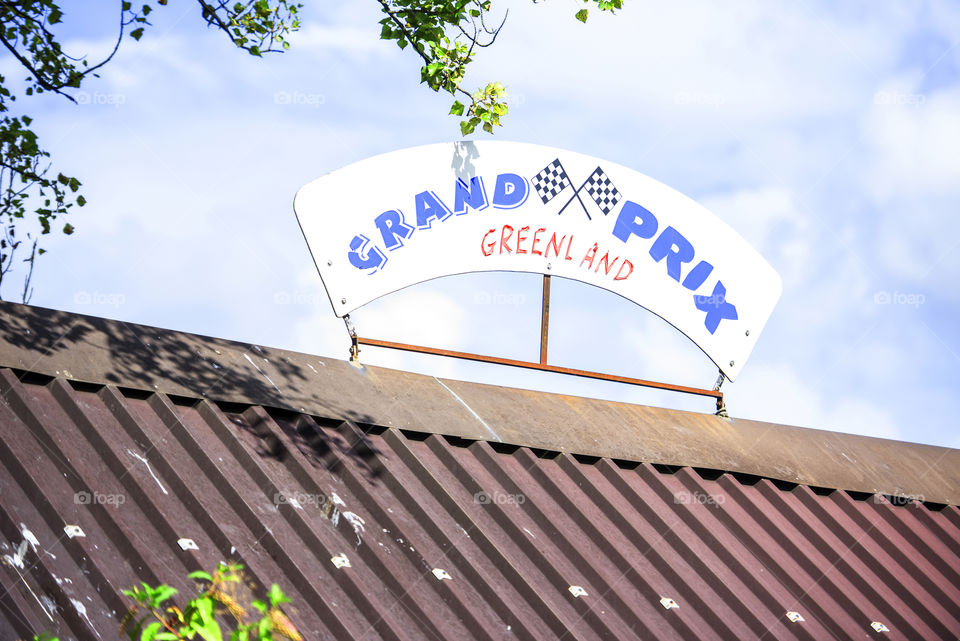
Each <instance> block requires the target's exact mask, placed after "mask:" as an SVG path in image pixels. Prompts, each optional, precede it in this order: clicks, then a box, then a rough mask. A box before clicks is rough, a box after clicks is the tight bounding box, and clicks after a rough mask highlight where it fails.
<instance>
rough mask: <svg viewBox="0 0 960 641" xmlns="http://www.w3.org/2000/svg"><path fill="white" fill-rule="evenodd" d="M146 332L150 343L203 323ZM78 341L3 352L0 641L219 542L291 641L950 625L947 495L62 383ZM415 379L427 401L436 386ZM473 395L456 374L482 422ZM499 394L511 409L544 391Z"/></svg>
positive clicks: (957, 541) (359, 410) (101, 619)
mask: <svg viewBox="0 0 960 641" xmlns="http://www.w3.org/2000/svg"><path fill="white" fill-rule="evenodd" d="M8 311H9V308H8ZM62 329H63V330H66V329H67V328H66V327H63V328H62ZM127 331H133V330H129V329H128V330H127ZM153 331H154V332H156V334H154V336H153V338H152V339H151V341H149V342H150V343H151V345H156V344H157V343H159V342H167V343H168V344H173V343H174V342H182V343H187V342H188V341H194V340H201V339H196V337H188V336H185V335H181V334H174V333H172V332H170V333H167V335H164V334H163V333H162V332H161V331H159V330H153ZM84 340H85V341H91V342H96V341H98V340H102V336H101V335H98V334H96V333H95V332H92V331H91V332H89V333H87V334H86V335H85V338H84ZM210 344H211V343H207V345H210ZM143 349H144V348H143V347H141V350H143ZM221 351H222V350H221ZM0 352H2V350H0ZM252 353H253V354H257V352H256V351H253V352H252ZM221 355H222V354H221ZM82 356H83V352H82V350H74V351H73V357H74V358H75V359H76V361H77V362H76V365H72V366H70V367H71V371H70V374H69V375H68V374H66V373H64V372H63V371H62V369H61V373H60V375H58V376H54V377H53V378H50V377H48V376H45V375H42V374H38V373H37V372H38V371H39V370H38V369H36V368H34V369H31V368H30V367H20V368H17V369H9V368H3V369H0V398H2V399H3V400H2V403H0V426H2V434H3V439H2V442H0V541H2V544H0V553H2V554H3V555H4V557H5V561H6V562H5V563H3V567H2V568H0V577H2V589H0V592H2V594H0V639H15V638H18V637H21V636H28V635H29V634H31V633H32V632H35V631H41V630H48V631H53V632H56V633H58V634H59V635H60V637H61V639H84V640H86V639H101V638H102V639H107V638H115V637H114V636H113V635H115V634H116V632H117V628H118V620H119V618H120V616H122V613H123V612H124V611H125V609H126V607H127V606H128V603H127V601H126V599H125V598H124V597H122V596H121V595H120V590H121V589H123V588H126V587H129V586H131V585H133V584H135V583H137V582H139V581H140V580H144V581H148V582H153V583H159V582H167V583H171V584H173V585H174V586H175V587H178V588H181V589H182V590H189V589H190V586H189V584H188V582H187V581H186V579H185V577H186V574H187V573H188V572H189V571H192V570H195V569H200V568H207V569H209V568H210V567H212V566H213V565H214V564H215V563H216V562H217V561H219V560H224V559H228V558H233V559H236V560H239V561H242V562H243V563H244V564H245V565H246V566H247V567H248V568H249V570H250V573H251V576H252V578H253V579H254V580H256V581H257V582H259V583H260V584H267V585H268V584H269V583H271V582H278V583H280V584H281V585H282V586H283V587H284V589H285V590H286V591H287V592H288V593H289V594H290V595H291V597H292V598H293V608H292V610H291V617H292V619H293V620H294V622H295V623H296V624H297V626H298V627H299V628H300V630H301V631H302V632H303V633H304V635H305V636H306V638H308V639H378V638H384V639H458V638H464V639H467V638H469V639H474V638H478V639H513V638H520V639H558V638H560V639H597V638H611V639H613V638H616V639H634V638H657V639H690V638H702V639H714V638H716V639H758V638H763V639H794V638H796V639H833V638H836V639H848V638H872V637H876V638H885V637H889V638H891V639H896V638H904V639H956V638H957V637H958V636H960V563H958V558H960V510H958V509H957V508H956V507H955V506H944V505H937V504H933V503H930V502H926V503H921V502H916V501H913V502H910V503H908V504H907V505H903V506H895V505H892V504H891V503H890V502H889V500H888V499H887V498H885V497H884V496H883V495H872V494H869V495H868V494H860V493H857V492H848V491H844V490H831V489H826V488H817V487H808V486H805V485H795V484H793V483H788V482H784V481H781V480H771V479H769V478H762V477H760V476H756V475H752V474H744V473H729V472H724V471H718V470H710V469H703V468H695V467H676V466H668V465H661V464H659V463H660V462H659V461H655V463H657V464H649V463H640V462H636V461H633V462H631V461H628V460H625V459H624V458H611V457H598V456H590V455H584V454H583V453H579V452H575V451H574V452H570V451H568V452H567V453H560V452H559V451H557V450H556V449H551V448H543V447H540V448H537V447H531V446H525V445H522V444H506V443H497V442H493V441H491V440H489V439H487V440H484V439H482V438H462V437H459V436H456V435H449V434H448V435H442V434H438V433H436V432H442V431H444V429H445V426H443V425H438V424H437V423H436V422H435V421H436V420H437V419H436V418H435V416H436V415H435V414H433V413H431V411H430V410H429V409H425V413H424V416H427V417H429V418H430V420H431V421H434V422H432V423H430V424H426V422H424V424H423V425H420V426H415V429H399V428H396V427H389V426H387V425H384V424H383V423H378V422H377V421H370V420H361V419H360V418H355V419H354V420H344V417H343V416H342V415H340V409H343V410H346V411H352V412H354V413H355V415H356V416H357V417H361V416H368V417H369V416H370V413H368V409H367V408H366V407H365V406H364V405H363V403H362V402H361V401H362V398H361V399H360V400H358V397H362V393H363V390H360V391H357V390H356V389H355V390H353V391H352V392H351V393H352V394H353V396H349V397H347V398H346V399H344V398H343V397H339V396H337V390H338V388H337V387H332V388H327V389H322V388H321V389H318V390H316V391H315V394H316V395H317V396H318V397H320V398H321V399H323V398H325V397H327V396H329V399H328V401H327V402H329V404H330V406H331V407H337V408H339V409H337V410H336V411H333V410H330V411H326V412H324V411H309V412H306V411H304V412H301V411H292V410H289V409H283V408H277V407H273V406H271V404H270V403H267V402H263V403H256V402H250V400H252V399H249V400H248V401H246V402H236V401H235V400H226V399H222V398H218V395H217V394H211V393H207V395H206V397H203V396H201V393H202V392H203V391H204V390H203V389H201V388H197V389H195V390H194V391H193V392H192V393H190V392H189V390H188V389H184V390H183V391H184V392H186V393H180V394H174V393H169V392H164V391H158V390H156V389H151V387H152V386H151V387H147V386H144V385H138V384H135V383H137V381H135V380H133V379H132V378H130V377H126V376H125V375H123V374H124V373H123V372H122V371H121V370H120V369H119V368H118V369H116V370H115V371H114V374H115V375H116V377H117V378H118V379H119V380H113V381H111V380H109V378H104V379H103V380H100V381H93V383H94V384H91V383H86V382H78V381H76V380H68V378H70V377H71V376H73V375H75V371H74V370H80V369H81V368H83V367H88V365H86V364H85V359H84V358H83V357H82ZM59 357H60V358H61V362H62V363H69V359H70V351H69V350H66V351H63V352H61V353H60V356H59ZM261 358H262V357H261ZM268 358H269V357H268ZM243 361H244V362H245V361H246V359H243ZM193 362H194V367H201V366H207V365H205V364H204V363H205V362H206V361H202V362H199V361H197V360H196V359H194V361H193ZM231 362H235V361H227V360H226V359H224V361H221V362H220V366H221V367H224V368H226V369H229V367H230V365H229V363H231ZM326 362H327V363H336V361H326ZM0 365H7V366H9V365H15V363H9V362H6V363H0ZM67 366H68V365H61V366H60V367H62V368H66V367H67ZM319 367H321V366H318V369H319ZM343 367H345V368H349V367H350V366H349V365H343ZM381 372H382V371H381ZM267 374H271V372H267ZM364 375H365V376H366V375H370V374H364ZM380 375H381V373H378V372H374V373H373V374H372V376H380ZM184 376H186V377H188V378H185V379H184V380H185V381H187V382H189V381H190V380H192V379H190V378H189V376H190V373H189V372H185V373H184ZM407 376H410V377H411V379H412V380H414V382H416V383H419V386H418V387H417V389H418V390H419V393H421V394H423V396H424V398H423V405H424V407H425V408H429V406H430V405H431V404H434V403H435V404H437V405H441V404H442V403H445V402H446V400H445V399H442V400H441V398H440V395H439V394H438V393H437V392H436V391H435V389H436V388H432V387H431V386H430V381H431V380H432V379H429V377H413V376H412V375H407ZM271 380H273V382H274V383H278V384H282V383H284V382H285V380H286V379H281V378H279V377H277V378H274V377H273V376H271ZM448 384H450V383H448ZM184 387H185V388H186V387H189V386H188V385H184ZM482 387H483V386H476V388H482ZM381 389H382V388H381ZM482 391H483V390H479V391H478V390H477V389H474V388H471V387H470V386H468V385H466V384H462V388H459V389H457V394H458V395H460V396H461V397H462V398H463V399H464V400H465V402H467V403H469V404H470V406H471V407H472V408H473V409H474V410H476V411H477V412H479V413H480V414H481V415H482V416H485V417H489V416H491V415H493V414H494V412H495V411H498V410H496V409H495V408H490V407H487V406H486V405H484V403H483V402H482ZM501 393H502V394H504V395H507V396H506V397H505V398H508V399H509V398H517V399H521V400H520V401H518V402H519V403H520V404H519V405H518V407H519V410H518V411H519V412H523V411H527V410H526V408H525V407H524V406H523V405H522V399H523V398H527V399H529V402H536V403H540V404H541V407H547V408H548V409H549V407H550V405H549V404H550V403H551V402H552V401H550V395H542V396H543V397H544V398H543V399H542V400H541V399H539V398H538V395H536V394H533V393H523V394H519V393H518V396H516V397H511V396H509V392H507V391H503V392H501ZM471 394H472V395H471ZM370 396H371V398H372V399H373V400H374V402H375V403H380V402H381V400H380V398H379V397H378V396H377V395H376V394H375V393H373V392H371V393H370ZM398 407H404V405H403V403H398ZM596 407H602V408H603V411H604V412H606V418H607V420H609V421H619V420H624V419H623V417H624V416H630V417H634V418H633V419H632V420H636V421H643V420H644V417H645V416H650V417H653V419H652V420H657V419H658V418H659V419H662V417H663V416H665V415H664V414H658V413H656V412H652V411H651V413H650V414H646V412H647V410H646V408H637V409H634V408H629V407H624V408H619V407H617V404H612V403H611V404H604V405H602V406H596ZM376 412H377V413H380V412H386V409H383V408H381V407H378V408H376ZM618 412H619V413H618ZM541 416H544V415H543V414H541ZM546 416H551V415H550V414H549V413H548V414H546ZM414 418H415V417H414ZM718 420H719V419H718ZM491 421H492V422H490V425H491V427H493V429H495V430H496V431H497V432H498V433H499V432H500V429H501V427H502V424H501V423H498V422H497V421H496V420H494V419H491ZM406 425H409V424H406ZM558 427H559V426H558ZM568 429H569V428H568ZM625 429H626V428H625ZM803 433H807V434H812V435H816V432H815V431H803V432H799V433H798V434H803ZM501 436H502V434H501ZM686 438H687V439H691V440H692V439H695V438H696V435H695V434H689V435H688V436H687V437H686ZM769 438H773V439H776V438H778V434H777V433H776V432H775V433H773V434H770V435H769ZM796 438H798V439H799V438H800V437H799V436H797V437H796ZM849 439H850V445H851V447H854V448H856V447H858V446H859V444H858V443H857V441H856V437H849ZM865 440H867V441H872V440H875V439H865ZM687 447H688V448H690V449H691V450H692V449H694V446H693V445H690V444H688V445H687ZM914 447H915V446H911V445H906V444H891V445H890V446H889V448H890V449H888V450H880V449H878V450H876V452H877V453H876V454H875V455H874V456H875V457H876V458H877V459H881V457H880V454H879V452H882V451H887V452H890V451H895V450H896V449H898V448H899V449H902V450H906V451H908V455H909V456H919V455H918V454H917V453H916V452H913V451H910V450H911V448H914ZM557 449H559V448H557ZM867 449H869V448H867ZM856 451H866V450H863V449H862V448H861V450H856ZM921 451H926V450H921ZM945 452H946V456H948V457H949V456H955V452H954V451H952V450H946V451H945ZM881 460H882V459H881ZM892 463H893V462H892V461H891V464H892ZM926 463H927V468H928V469H929V470H937V469H938V468H937V466H938V465H940V464H941V463H942V460H941V461H936V460H928V461H927V462H926ZM801 464H802V462H801ZM721 469H722V468H721ZM937 473H938V474H939V472H937ZM918 474H919V473H918ZM921 476H922V475H921ZM941 478H948V477H941ZM901 480H902V479H898V482H899V481H901ZM911 489H912V488H911V487H909V486H905V487H903V488H902V490H901V492H903V493H910V491H911ZM948 490H949V488H948ZM953 491H956V489H955V488H953ZM66 526H77V527H79V528H80V529H81V530H82V532H83V536H72V537H71V536H68V535H67V534H66V533H65V531H64V528H65V527H66ZM183 539H189V540H191V541H192V542H193V543H195V545H196V549H186V550H185V549H183V548H182V546H181V544H180V542H181V541H182V540H183ZM23 542H26V545H23ZM187 547H188V548H189V547H190V546H187ZM21 549H22V550H23V554H22V556H18V552H19V550H21ZM339 555H344V556H345V557H346V558H347V559H348V560H349V561H350V567H341V568H338V567H336V565H335V564H334V563H333V562H332V561H331V559H332V558H333V557H335V556H339ZM18 561H19V562H21V563H22V567H18V563H17V562H18ZM447 577H449V578H447ZM575 588H579V590H577V589H575ZM574 593H577V594H579V596H576V595H575V594H574ZM662 599H672V601H673V602H675V603H676V604H677V607H671V608H669V609H667V608H666V607H664V605H663V604H662V603H661V600H662ZM664 602H665V603H667V605H669V604H670V601H664ZM788 612H796V613H799V615H801V616H802V617H803V621H801V622H796V623H794V622H791V621H790V620H789V619H788V617H787V613H788ZM872 622H880V623H883V624H884V625H885V626H886V627H887V628H889V632H885V633H876V632H874V630H873V629H872V628H871V627H870V625H871V623H872Z"/></svg>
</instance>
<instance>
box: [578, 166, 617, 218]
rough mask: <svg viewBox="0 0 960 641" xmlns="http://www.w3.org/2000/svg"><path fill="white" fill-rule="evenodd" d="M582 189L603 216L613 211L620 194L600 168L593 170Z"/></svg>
mask: <svg viewBox="0 0 960 641" xmlns="http://www.w3.org/2000/svg"><path fill="white" fill-rule="evenodd" d="M584 188H586V190H587V193H588V194H590V198H592V199H593V202H595V203H597V207H599V208H600V211H602V212H603V215H604V216H606V215H607V214H609V213H610V212H611V211H613V208H614V207H616V206H617V203H618V202H620V198H621V196H620V192H619V191H618V190H617V188H616V187H615V186H614V184H613V182H612V181H611V180H610V179H609V178H607V175H606V174H605V173H603V169H601V168H600V167H597V168H596V169H594V170H593V173H592V174H590V177H589V178H587V182H585V183H584V184H583V187H581V188H580V189H584ZM578 191H579V190H578Z"/></svg>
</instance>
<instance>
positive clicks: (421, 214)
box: [413, 191, 453, 229]
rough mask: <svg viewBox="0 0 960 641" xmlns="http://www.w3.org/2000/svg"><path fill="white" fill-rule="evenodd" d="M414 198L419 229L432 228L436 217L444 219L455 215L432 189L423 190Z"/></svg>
mask: <svg viewBox="0 0 960 641" xmlns="http://www.w3.org/2000/svg"><path fill="white" fill-rule="evenodd" d="M413 198H414V201H415V202H416V205H417V229H430V224H431V223H432V222H433V219H434V218H436V219H437V220H439V221H444V220H446V219H447V218H450V216H452V215H453V212H451V211H450V210H449V209H448V208H447V206H446V205H444V204H443V201H442V200H440V199H439V198H437V195H436V194H435V193H433V192H432V191H421V192H420V193H419V194H417V195H416V196H414V197H413Z"/></svg>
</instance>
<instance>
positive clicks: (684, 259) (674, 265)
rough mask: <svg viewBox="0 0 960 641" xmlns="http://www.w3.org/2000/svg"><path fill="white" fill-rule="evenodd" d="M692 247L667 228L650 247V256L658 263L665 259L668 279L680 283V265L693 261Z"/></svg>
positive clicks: (678, 233) (687, 241)
mask: <svg viewBox="0 0 960 641" xmlns="http://www.w3.org/2000/svg"><path fill="white" fill-rule="evenodd" d="M693 253H694V252H693V245H691V244H690V241H689V240H687V239H686V238H684V237H683V234H681V233H680V232H678V231H677V230H676V229H674V228H673V227H667V228H666V229H664V230H663V231H662V232H660V235H659V236H657V239H656V240H655V241H653V246H652V247H650V256H652V257H653V260H655V261H657V262H658V263H659V262H660V261H661V260H663V259H664V257H666V259H667V273H668V274H670V278H672V279H673V280H675V281H677V282H678V283H679V282H680V264H681V263H689V262H690V261H692V260H693Z"/></svg>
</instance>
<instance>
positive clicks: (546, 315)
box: [540, 274, 550, 365]
mask: <svg viewBox="0 0 960 641" xmlns="http://www.w3.org/2000/svg"><path fill="white" fill-rule="evenodd" d="M549 333H550V277H549V276H547V275H546V274H544V276H543V307H542V308H541V312H540V364H541V365H546V364H547V338H548V334H549Z"/></svg>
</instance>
